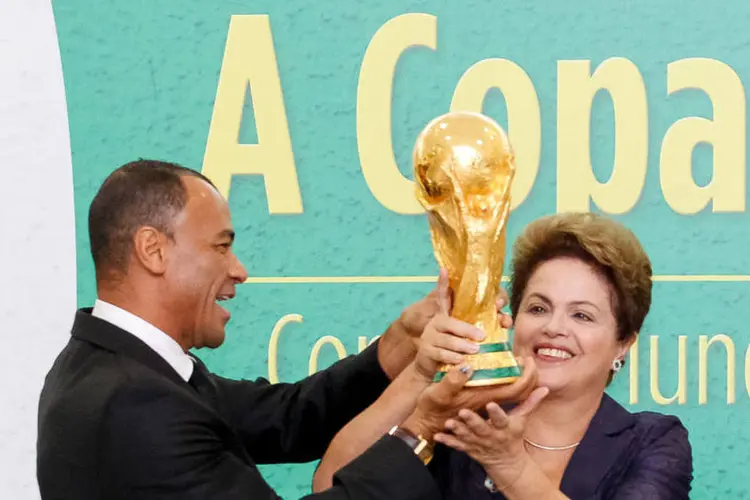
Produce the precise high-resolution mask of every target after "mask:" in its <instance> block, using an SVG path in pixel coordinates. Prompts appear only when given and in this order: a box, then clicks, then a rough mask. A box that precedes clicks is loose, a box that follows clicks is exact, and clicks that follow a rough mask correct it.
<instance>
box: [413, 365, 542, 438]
mask: <svg viewBox="0 0 750 500" xmlns="http://www.w3.org/2000/svg"><path fill="white" fill-rule="evenodd" d="M523 365H524V369H523V374H522V375H521V377H520V378H519V379H518V380H516V381H515V382H514V383H512V384H503V385H496V386H487V387H468V388H465V387H464V386H465V385H466V383H467V382H468V381H469V379H470V378H471V375H472V370H471V368H470V367H469V366H461V367H459V368H454V369H452V370H451V371H449V372H448V374H447V375H446V376H445V377H444V378H443V379H442V380H441V381H440V382H439V383H437V384H433V385H431V386H430V387H428V388H427V389H426V390H425V391H424V392H423V393H422V395H421V396H420V397H419V400H418V401H417V407H416V409H415V410H414V412H413V413H412V414H411V415H410V416H409V417H408V418H407V419H406V421H405V422H404V424H403V427H404V428H405V429H407V430H409V431H411V432H412V433H414V434H416V435H421V436H422V437H424V438H425V439H427V440H431V439H432V437H433V436H434V435H435V434H436V433H438V432H440V431H442V430H443V428H444V425H445V422H446V420H448V419H452V418H455V417H456V415H458V412H459V411H460V410H462V409H469V410H477V409H479V408H484V407H486V405H487V404H488V403H490V402H494V403H497V404H504V403H510V402H518V401H523V400H525V399H526V398H528V397H529V395H530V394H531V393H532V391H533V390H534V389H535V388H536V383H537V375H538V374H537V371H536V366H535V365H534V360H533V359H532V358H528V359H527V360H526V362H525V363H523Z"/></svg>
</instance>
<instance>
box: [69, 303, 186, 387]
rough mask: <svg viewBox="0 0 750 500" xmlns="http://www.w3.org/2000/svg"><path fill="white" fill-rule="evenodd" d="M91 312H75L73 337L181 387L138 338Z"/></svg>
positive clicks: (172, 372)
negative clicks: (146, 369) (144, 367)
mask: <svg viewBox="0 0 750 500" xmlns="http://www.w3.org/2000/svg"><path fill="white" fill-rule="evenodd" d="M91 311H92V308H86V309H80V310H79V311H78V312H77V313H76V318H75V321H74V323H73V331H72V335H73V337H75V338H77V339H79V340H84V341H86V342H90V343H92V344H95V345H97V346H99V347H101V348H103V349H106V350H108V351H111V352H116V353H119V354H124V355H126V356H128V357H131V358H133V359H135V360H136V361H138V362H140V363H142V364H144V365H146V366H147V367H149V368H151V369H152V370H154V371H156V372H158V373H159V374H161V375H164V376H165V377H167V378H169V379H170V380H172V381H174V382H176V383H178V384H180V385H184V384H185V381H184V380H183V379H182V378H181V377H180V375H179V374H178V373H177V372H176V371H175V370H174V368H172V367H171V366H170V365H169V363H167V362H166V361H165V360H164V358H162V357H161V356H159V355H158V354H157V353H156V352H155V351H154V350H153V349H151V348H150V347H149V346H147V345H146V344H145V343H144V342H143V341H141V340H140V339H139V338H138V337H136V336H135V335H131V334H130V333H128V332H126V331H125V330H123V329H121V328H119V327H117V326H115V325H113V324H112V323H110V322H108V321H104V320H103V319H99V318H97V317H95V316H92V315H91Z"/></svg>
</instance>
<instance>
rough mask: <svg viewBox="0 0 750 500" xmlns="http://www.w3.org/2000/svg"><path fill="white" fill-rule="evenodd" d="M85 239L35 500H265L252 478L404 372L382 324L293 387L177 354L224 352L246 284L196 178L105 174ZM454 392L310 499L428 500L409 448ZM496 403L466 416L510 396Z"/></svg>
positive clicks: (392, 333) (304, 447)
mask: <svg viewBox="0 0 750 500" xmlns="http://www.w3.org/2000/svg"><path fill="white" fill-rule="evenodd" d="M89 235H90V241H91V251H92V256H93V259H94V263H95V267H96V279H97V294H98V300H97V301H96V303H95V305H94V307H93V308H91V309H82V310H80V311H78V312H77V314H76V317H75V322H74V326H73V329H72V337H71V339H70V341H69V343H68V345H67V346H66V347H65V348H64V349H63V351H62V352H61V354H60V355H59V357H58V359H57V360H56V362H55V364H54V366H53V367H52V369H51V371H50V372H49V374H48V376H47V379H46V382H45V385H44V389H43V391H42V395H41V399H40V405H39V434H38V444H37V448H38V449H37V451H38V458H37V461H38V463H37V475H38V481H39V486H40V490H41V494H42V498H43V499H45V500H52V499H75V500H93V499H112V500H117V499H123V500H124V499H129V500H151V499H154V500H155V499H165V500H170V499H175V500H177V499H180V500H192V499H201V500H209V499H225V500H234V499H261V498H262V499H271V498H278V497H277V496H276V494H275V493H274V492H273V491H272V490H271V488H270V487H269V486H268V484H267V483H266V482H265V481H264V480H263V478H262V477H261V475H260V473H259V471H258V469H257V467H256V464H259V463H280V462H306V461H311V460H315V459H318V458H320V457H321V456H322V454H323V452H324V451H325V449H326V447H327V446H328V444H329V442H330V441H331V439H332V438H333V436H334V435H335V434H336V432H337V431H338V430H340V429H341V428H342V427H343V426H344V424H346V423H347V422H348V421H349V420H350V419H352V418H353V417H354V416H356V415H357V414H358V413H359V412H361V411H362V410H364V409H365V408H366V407H367V406H368V405H369V404H370V403H372V402H373V401H375V400H376V399H377V397H378V396H379V395H380V394H381V393H382V391H383V390H384V389H385V387H386V386H387V385H388V384H389V382H390V381H391V380H392V379H393V378H395V377H396V376H397V375H398V374H399V373H400V372H401V371H402V370H403V369H404V368H405V367H406V366H407V365H408V364H409V363H411V362H412V360H413V358H414V355H415V342H414V338H413V335H412V334H411V333H410V330H414V329H415V327H412V328H411V329H410V328H407V327H406V326H405V325H404V324H403V323H399V322H396V323H394V324H393V325H392V326H391V327H390V328H389V329H388V331H387V332H386V333H385V334H384V335H383V336H382V337H381V338H380V339H379V340H378V341H377V342H376V343H374V344H373V345H372V346H370V348H368V349H366V350H365V351H364V352H363V353H361V354H360V355H358V356H351V357H349V358H347V359H344V360H342V361H340V362H339V363H337V364H335V365H333V366H332V367H330V368H329V369H327V370H324V371H322V372H319V373H317V374H315V375H313V376H311V377H308V378H306V379H304V380H302V381H300V382H298V383H296V384H275V385H271V384H269V383H268V382H267V381H266V380H263V379H259V380H258V381H256V382H250V381H233V380H228V379H225V378H222V377H220V376H217V375H214V374H211V373H209V372H208V370H207V369H206V367H205V366H204V365H203V363H202V362H201V361H200V360H198V359H197V358H196V357H194V356H193V355H191V354H190V353H189V350H190V349H192V348H200V347H210V348H215V347H218V346H219V345H220V344H221V343H222V342H223V340H224V330H225V325H226V323H227V321H228V320H229V312H228V311H227V310H226V309H224V308H223V307H221V306H220V305H219V304H220V303H221V302H222V301H224V300H228V299H231V298H232V297H233V296H234V294H235V287H236V285H238V284H240V283H242V282H243V281H245V279H246V278H247V273H246V271H245V268H244V267H243V265H242V264H241V263H240V261H239V260H238V259H237V257H236V256H235V255H234V253H233V251H232V242H233V240H234V231H233V230H232V226H231V220H230V213H229V208H228V205H227V203H226V201H225V200H224V199H223V198H222V196H221V195H220V194H219V193H218V191H217V190H216V189H215V188H214V186H213V185H212V184H211V182H210V181H209V180H208V179H206V178H205V177H203V176H202V175H201V174H199V173H197V172H195V171H192V170H189V169H185V168H183V167H180V166H178V165H174V164H169V163H163V162H155V161H146V160H140V161H137V162H133V163H130V164H127V165H124V166H123V167H121V168H119V169H118V170H116V171H115V172H114V173H113V174H112V175H110V177H109V178H108V179H107V180H106V181H105V182H104V184H103V185H102V187H101V188H100V190H99V192H98V193H97V195H96V197H95V198H94V200H93V202H92V204H91V208H90V212H89ZM417 323H419V322H417ZM416 330H419V327H418V326H417V327H416ZM418 333H419V332H417V334H418ZM467 377H468V374H467V372H466V371H463V372H462V371H458V370H457V371H454V372H452V373H451V375H450V376H449V377H446V378H445V382H442V383H440V384H435V385H433V386H431V387H430V388H429V389H428V390H426V391H425V393H424V396H423V397H422V398H421V400H420V403H419V405H418V406H417V408H416V409H415V410H414V414H413V415H412V416H411V417H409V419H407V422H408V423H409V424H408V425H407V424H406V422H405V425H404V427H403V428H400V429H394V432H393V433H392V434H389V435H388V436H385V437H384V438H383V439H381V440H380V441H378V442H377V443H376V444H375V445H373V446H372V447H371V448H370V449H369V450H368V451H367V452H365V453H364V454H363V455H362V456H361V457H360V458H358V459H356V460H354V461H353V462H352V463H351V464H349V465H348V466H346V467H344V468H342V469H341V470H340V471H339V472H338V474H337V476H336V479H335V484H334V486H333V488H331V489H329V490H328V491H326V492H324V493H321V494H319V495H313V496H315V497H318V496H319V497H322V498H329V499H358V500H359V499H375V498H388V499H389V500H400V499H404V500H406V499H432V498H440V495H439V492H438V491H437V490H436V487H435V484H434V482H433V480H432V479H431V477H430V474H429V473H428V472H427V470H426V468H425V467H424V463H425V462H426V461H427V459H426V458H425V444H426V440H425V439H423V438H422V437H421V436H420V435H417V434H429V433H432V432H435V431H437V430H438V429H439V427H440V426H441V425H442V423H443V422H444V421H445V418H447V416H449V415H451V414H452V413H455V411H457V409H458V408H453V405H452V402H453V400H454V399H458V398H456V396H457V394H458V392H459V391H460V390H461V387H462V386H463V384H464V383H465V382H466V380H467ZM530 383H531V380H530V379H529V381H528V383H524V384H519V386H518V388H517V389H513V390H514V391H518V392H522V391H525V390H527V389H528V388H529V386H530V385H529V384H530ZM503 391H504V392H502V393H500V392H498V393H496V394H493V393H492V391H489V392H488V391H484V392H482V393H481V394H477V396H476V400H475V401H474V402H473V403H474V404H473V406H475V407H478V406H480V405H482V404H483V403H484V402H486V401H489V400H491V399H497V397H499V396H500V395H504V396H507V395H508V394H510V392H512V391H510V392H509V390H508V389H503ZM464 396H465V393H464ZM462 401H463V403H464V404H465V403H466V398H465V397H464V398H463V399H462ZM420 458H421V460H420Z"/></svg>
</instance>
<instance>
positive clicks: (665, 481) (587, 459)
mask: <svg viewBox="0 0 750 500" xmlns="http://www.w3.org/2000/svg"><path fill="white" fill-rule="evenodd" d="M430 468H431V470H432V472H433V474H434V475H435V478H436V480H437V481H438V484H439V485H440V489H441V490H443V494H444V497H445V500H490V499H492V500H498V499H501V498H504V497H503V495H502V494H500V493H491V492H490V490H488V489H487V487H486V486H485V479H486V477H487V474H486V473H485V471H484V469H483V468H482V466H481V465H479V464H478V463H477V462H475V461H474V460H472V459H471V458H470V457H468V456H467V455H466V454H464V453H461V452H458V451H454V450H451V449H448V448H440V449H439V450H436V455H435V459H434V460H433V462H432V463H431V464H430ZM692 478H693V460H692V451H691V448H690V442H689V441H688V433H687V430H686V429H685V427H683V425H682V424H681V423H680V420H679V419H677V418H676V417H673V416H667V415H662V414H659V413H652V412H641V413H630V412H628V411H627V410H626V409H625V408H623V407H622V406H620V405H619V404H618V403H617V402H616V401H615V400H614V399H612V398H611V397H609V396H608V395H606V394H605V395H604V397H603V398H602V402H601V405H600V406H599V409H598V410H597V412H596V414H595V415H594V418H593V419H592V420H591V424H590V425H589V428H588V430H587V431H586V434H585V435H584V437H583V440H582V441H581V444H580V445H579V446H578V448H576V451H575V452H574V453H573V456H572V457H571V459H570V463H569V464H568V467H567V469H566V470H565V474H564V476H563V479H562V483H561V485H560V489H561V491H562V492H563V493H564V494H566V495H567V496H568V497H569V498H572V499H573V500H578V499H618V500H621V499H622V500H624V499H633V500H636V499H659V500H665V499H686V498H688V494H689V492H690V484H691V482H692Z"/></svg>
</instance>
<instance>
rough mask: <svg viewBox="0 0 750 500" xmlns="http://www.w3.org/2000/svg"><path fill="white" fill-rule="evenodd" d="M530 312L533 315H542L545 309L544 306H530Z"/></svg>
mask: <svg viewBox="0 0 750 500" xmlns="http://www.w3.org/2000/svg"><path fill="white" fill-rule="evenodd" d="M528 311H529V312H530V313H531V314H541V313H543V312H544V308H543V307H542V306H530V307H529V309H528Z"/></svg>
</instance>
